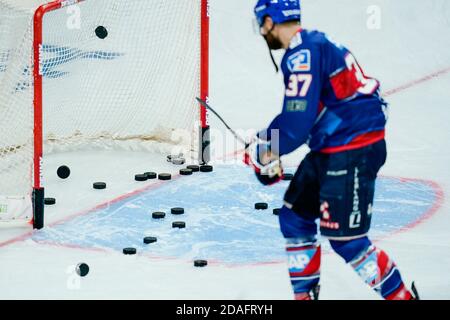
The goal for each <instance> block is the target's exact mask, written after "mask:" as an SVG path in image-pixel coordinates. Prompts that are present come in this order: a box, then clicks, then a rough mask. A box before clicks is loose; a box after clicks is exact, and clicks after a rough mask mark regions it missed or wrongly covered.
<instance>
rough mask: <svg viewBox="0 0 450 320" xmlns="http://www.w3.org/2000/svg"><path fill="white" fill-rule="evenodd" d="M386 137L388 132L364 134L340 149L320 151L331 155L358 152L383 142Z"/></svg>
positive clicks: (332, 148)
mask: <svg viewBox="0 0 450 320" xmlns="http://www.w3.org/2000/svg"><path fill="white" fill-rule="evenodd" d="M385 136H386V131H385V130H381V131H373V132H368V133H364V134H362V135H359V136H357V137H356V138H355V139H353V140H352V141H351V142H350V143H348V144H346V145H343V146H338V147H330V148H325V149H322V150H320V152H321V153H326V154H331V153H338V152H343V151H349V150H356V149H360V148H364V147H367V146H370V145H371V144H374V143H377V142H379V141H381V140H383V139H384V138H385Z"/></svg>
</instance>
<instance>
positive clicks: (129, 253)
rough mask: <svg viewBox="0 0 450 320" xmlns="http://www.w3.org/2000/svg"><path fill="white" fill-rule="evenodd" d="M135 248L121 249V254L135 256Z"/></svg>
mask: <svg viewBox="0 0 450 320" xmlns="http://www.w3.org/2000/svg"><path fill="white" fill-rule="evenodd" d="M136 252H137V251H136V248H125V249H123V254H126V255H133V254H136Z"/></svg>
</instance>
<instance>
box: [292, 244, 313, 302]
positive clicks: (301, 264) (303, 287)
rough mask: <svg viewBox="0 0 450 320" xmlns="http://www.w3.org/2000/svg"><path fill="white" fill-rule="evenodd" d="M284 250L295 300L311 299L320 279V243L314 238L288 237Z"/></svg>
mask: <svg viewBox="0 0 450 320" xmlns="http://www.w3.org/2000/svg"><path fill="white" fill-rule="evenodd" d="M286 251H287V255H288V264H289V275H290V277H291V283H292V287H293V289H294V294H295V298H296V300H311V299H312V297H311V293H312V292H313V291H314V290H315V288H316V287H317V286H318V284H319V280H320V261H321V248H320V244H318V242H317V241H316V240H313V241H308V240H307V239H304V240H302V239H290V240H289V241H288V244H287V247H286Z"/></svg>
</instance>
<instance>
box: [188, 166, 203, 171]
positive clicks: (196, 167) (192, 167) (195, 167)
mask: <svg viewBox="0 0 450 320" xmlns="http://www.w3.org/2000/svg"><path fill="white" fill-rule="evenodd" d="M186 169H190V170H192V172H199V171H200V166H194V165H192V166H187V167H186Z"/></svg>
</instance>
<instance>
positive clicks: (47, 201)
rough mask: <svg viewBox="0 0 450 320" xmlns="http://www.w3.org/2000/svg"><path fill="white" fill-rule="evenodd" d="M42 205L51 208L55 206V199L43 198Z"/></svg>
mask: <svg viewBox="0 0 450 320" xmlns="http://www.w3.org/2000/svg"><path fill="white" fill-rule="evenodd" d="M44 204H46V205H48V206H52V205H54V204H56V199H55V198H45V199H44Z"/></svg>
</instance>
